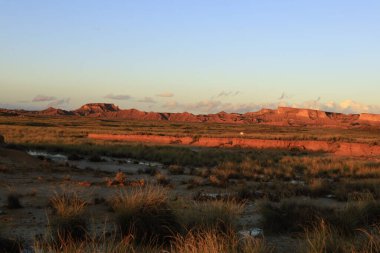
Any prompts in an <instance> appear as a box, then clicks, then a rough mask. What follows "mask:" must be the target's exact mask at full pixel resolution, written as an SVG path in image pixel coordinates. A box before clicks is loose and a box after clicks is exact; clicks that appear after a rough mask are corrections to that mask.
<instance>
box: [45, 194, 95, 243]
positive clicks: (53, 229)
mask: <svg viewBox="0 0 380 253" xmlns="http://www.w3.org/2000/svg"><path fill="white" fill-rule="evenodd" d="M50 205H51V207H52V209H53V214H54V215H53V216H52V217H51V218H50V221H49V222H50V233H49V234H50V235H49V238H48V241H51V243H52V244H62V243H65V242H70V241H82V240H84V239H86V238H87V235H88V228H87V227H88V224H87V219H86V217H85V216H84V211H85V207H86V205H87V203H86V202H85V201H84V200H82V199H81V198H80V197H79V196H78V194H76V193H74V192H65V193H63V194H58V193H56V194H55V195H54V196H53V197H52V198H51V199H50Z"/></svg>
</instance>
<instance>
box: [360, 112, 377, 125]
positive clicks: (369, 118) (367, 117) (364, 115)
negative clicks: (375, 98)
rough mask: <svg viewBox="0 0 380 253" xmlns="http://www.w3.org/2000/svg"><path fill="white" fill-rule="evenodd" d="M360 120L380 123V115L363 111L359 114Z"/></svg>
mask: <svg viewBox="0 0 380 253" xmlns="http://www.w3.org/2000/svg"><path fill="white" fill-rule="evenodd" d="M359 120H362V121H368V122H378V123H380V115H379V114H372V113H362V114H360V116H359Z"/></svg>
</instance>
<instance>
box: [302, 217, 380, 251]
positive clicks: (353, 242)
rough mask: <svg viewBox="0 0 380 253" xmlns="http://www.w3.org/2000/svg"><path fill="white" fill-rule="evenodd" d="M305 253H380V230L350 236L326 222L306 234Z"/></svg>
mask: <svg viewBox="0 0 380 253" xmlns="http://www.w3.org/2000/svg"><path fill="white" fill-rule="evenodd" d="M305 237H306V238H305V240H306V244H305V246H304V250H303V251H301V252H305V253H326V252H334V253H346V252H351V253H378V252H380V228H379V227H378V226H375V227H374V228H372V229H370V230H366V229H358V230H357V231H356V234H355V235H351V236H348V237H347V235H345V234H342V233H341V232H340V231H338V230H336V229H334V228H333V227H331V226H330V225H328V224H327V223H326V222H325V221H324V220H321V221H320V222H319V223H317V224H316V225H315V226H314V227H313V228H312V229H311V230H306V232H305Z"/></svg>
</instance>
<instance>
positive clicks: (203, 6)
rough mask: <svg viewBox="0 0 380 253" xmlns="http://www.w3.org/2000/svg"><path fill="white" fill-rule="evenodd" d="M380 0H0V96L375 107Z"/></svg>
mask: <svg viewBox="0 0 380 253" xmlns="http://www.w3.org/2000/svg"><path fill="white" fill-rule="evenodd" d="M379 13H380V1H378V0H363V1H357V0H333V1H332V0H318V1H306V0H265V1H262V0H246V1H243V0H242V1H240V0H236V1H231V0H228V1H227V0H178V1H173V0H159V1H158V0H150V1H148V0H138V1H132V0H113V1H104V0H75V1H74V0H65V1H62V0H33V1H29V0H0V107H3V108H23V109H44V108H47V107H49V106H53V107H58V108H63V109H76V108H78V107H80V106H81V105H83V104H85V103H90V102H106V103H115V104H117V105H119V106H120V107H121V108H125V109H127V108H137V109H140V110H147V111H170V112H182V111H189V112H193V113H214V112H219V111H227V112H247V111H255V110H259V109H261V108H264V107H265V108H276V107H277V106H292V107H305V108H313V109H321V110H327V111H337V112H344V113H358V112H370V113H380V99H379V94H380V69H379V67H380V15H379Z"/></svg>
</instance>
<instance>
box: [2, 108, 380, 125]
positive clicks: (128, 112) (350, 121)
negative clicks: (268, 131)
mask: <svg viewBox="0 0 380 253" xmlns="http://www.w3.org/2000/svg"><path fill="white" fill-rule="evenodd" d="M0 115H4V116H15V117H16V116H24V115H41V116H57V117H58V116H77V117H95V118H112V119H121V120H151V121H173V122H208V123H229V124H267V125H278V126H320V127H342V128H348V127H361V126H380V115H378V114H369V113H362V114H343V113H335V112H325V111H319V110H313V109H300V108H291V107H278V108H277V109H262V110H260V111H257V112H247V113H244V114H241V113H226V112H219V113H215V114H198V115H196V114H192V113H188V112H183V113H165V112H164V113H160V112H145V111H140V110H137V109H120V108H119V107H118V106H116V105H114V104H107V103H90V104H85V105H83V106H81V107H80V108H78V109H76V110H73V111H66V110H62V109H56V108H51V107H50V108H48V109H46V110H42V111H25V110H7V109H0Z"/></svg>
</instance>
